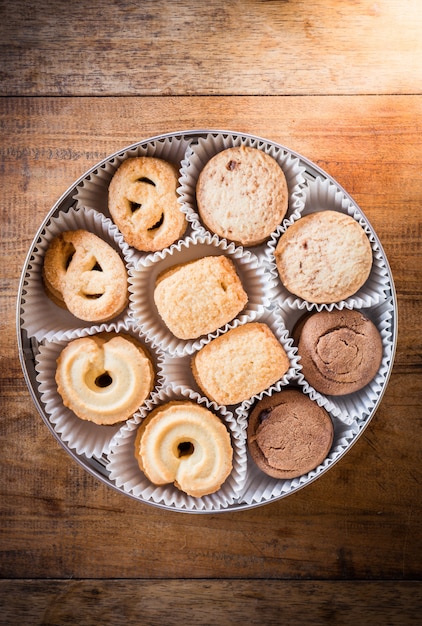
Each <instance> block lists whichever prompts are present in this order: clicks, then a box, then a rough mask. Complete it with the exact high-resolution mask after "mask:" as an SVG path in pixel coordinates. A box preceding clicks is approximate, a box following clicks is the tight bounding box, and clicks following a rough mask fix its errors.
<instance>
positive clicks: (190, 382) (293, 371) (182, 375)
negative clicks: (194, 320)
mask: <svg viewBox="0 0 422 626" xmlns="http://www.w3.org/2000/svg"><path fill="white" fill-rule="evenodd" d="M255 322H260V323H263V324H266V325H267V326H268V327H269V328H270V330H271V331H272V332H273V333H274V335H275V337H276V338H277V339H278V341H279V342H280V344H281V345H282V346H283V348H284V350H285V352H286V354H287V357H288V359H289V368H288V370H287V372H286V373H285V374H284V375H283V376H282V377H281V378H280V380H278V381H277V382H275V383H274V384H273V385H271V386H269V387H268V388H267V389H265V390H262V392H260V393H258V394H255V395H254V396H252V397H251V398H249V399H248V400H245V401H244V402H238V403H237V404H232V405H227V408H228V409H229V410H230V411H232V412H233V413H234V414H235V416H236V420H237V421H238V423H239V426H240V427H241V428H242V429H243V430H245V429H246V426H247V425H246V423H245V422H244V415H245V408H247V407H249V406H250V405H251V404H252V403H253V402H254V401H255V400H257V399H261V398H263V397H264V396H265V395H268V394H270V393H272V392H275V391H280V390H281V389H282V388H283V387H284V386H286V385H288V384H289V382H290V380H291V379H292V378H294V377H295V376H296V375H297V373H298V358H297V350H296V349H295V348H294V346H293V340H292V338H291V337H290V336H289V333H288V331H287V329H286V328H285V326H284V324H283V322H282V320H280V319H277V318H276V317H275V315H274V313H273V312H271V311H268V310H267V311H265V312H264V313H263V314H262V315H260V316H259V318H257V319H256V320H255ZM191 364H192V356H191V355H184V356H181V357H177V356H176V357H174V356H171V355H169V354H168V353H166V354H165V356H164V359H163V376H164V379H165V381H173V383H174V384H177V385H182V386H186V387H189V388H191V389H193V390H195V391H196V392H197V393H199V394H203V393H204V392H203V391H202V389H201V388H200V387H199V386H198V384H197V382H196V381H195V378H194V376H193V373H192V367H191ZM245 367H247V364H245Z"/></svg>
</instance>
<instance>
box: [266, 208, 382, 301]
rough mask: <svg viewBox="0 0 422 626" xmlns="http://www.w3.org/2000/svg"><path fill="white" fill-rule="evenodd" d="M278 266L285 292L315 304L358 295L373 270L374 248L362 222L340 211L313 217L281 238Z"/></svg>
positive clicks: (326, 212)
mask: <svg viewBox="0 0 422 626" xmlns="http://www.w3.org/2000/svg"><path fill="white" fill-rule="evenodd" d="M274 256H275V262H276V265H277V270H278V273H279V275H280V279H281V281H282V283H283V284H284V286H285V287H286V289H288V290H289V291H290V292H291V293H293V294H295V295H296V296H299V298H302V299H303V300H307V301H308V302H315V303H320V304H322V303H329V302H338V301H340V300H345V299H346V298H349V297H350V296H352V295H353V294H354V293H356V292H357V291H358V290H359V289H360V288H361V287H362V285H363V284H364V283H365V281H366V279H367V278H368V276H369V274H370V271H371V267H372V249H371V244H370V242H369V239H368V237H367V236H366V233H365V231H364V230H363V228H362V227H361V226H360V224H359V223H358V222H357V221H356V220H354V219H353V218H352V217H350V216H349V215H345V214H344V213H339V212H337V211H319V212H316V213H310V214H309V215H305V216H304V217H302V218H300V219H299V220H297V222H294V223H293V224H292V225H291V226H289V227H288V228H287V230H286V232H285V233H284V234H283V235H282V236H281V237H280V240H279V242H278V244H277V247H276V249H275V253H274Z"/></svg>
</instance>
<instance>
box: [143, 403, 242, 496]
mask: <svg viewBox="0 0 422 626" xmlns="http://www.w3.org/2000/svg"><path fill="white" fill-rule="evenodd" d="M135 456H136V458H137V460H138V464H139V467H140V469H141V470H142V471H143V472H144V474H145V475H146V477H147V478H148V479H149V480H150V481H151V482H152V483H154V484H155V485H166V484H171V483H174V485H175V486H176V487H177V488H178V489H180V490H182V491H184V492H185V493H187V494H188V495H191V496H194V497H197V498H198V497H201V496H205V495H208V494H211V493H214V492H215V491H217V490H218V489H219V488H220V487H221V485H222V484H223V483H224V481H225V480H226V478H227V477H228V476H229V475H230V472H231V471H232V462H233V448H232V445H231V439H230V433H229V432H228V430H227V428H226V427H225V425H224V424H223V422H222V421H221V420H220V419H219V418H218V417H217V416H216V415H215V414H214V413H212V412H211V411H210V410H208V409H207V408H205V407H203V406H199V405H197V404H195V403H194V402H190V401H172V402H168V403H167V404H164V405H163V406H160V407H158V408H156V409H154V410H153V411H152V412H151V413H150V414H149V415H148V416H147V417H146V418H145V419H144V420H143V422H142V424H141V425H140V427H139V429H138V432H137V435H136V440H135Z"/></svg>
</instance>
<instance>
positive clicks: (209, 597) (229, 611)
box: [0, 579, 421, 626]
mask: <svg viewBox="0 0 422 626" xmlns="http://www.w3.org/2000/svg"><path fill="white" fill-rule="evenodd" d="M1 598H4V599H6V598H8V602H7V604H5V607H4V611H3V612H2V614H1V616H0V624H5V625H6V624H7V625H10V624H12V623H19V624H31V625H42V626H56V625H57V624H60V625H63V626H64V625H66V624H69V625H72V626H73V625H74V624H77V623H83V624H84V626H96V625H97V624H99V623H101V624H103V625H104V626H125V625H126V624H142V626H162V625H163V624H166V626H173V625H175V624H195V625H198V626H212V625H215V626H226V625H231V624H235V623H241V624H248V626H249V625H251V626H252V625H254V624H265V626H279V624H299V625H302V624H312V625H313V626H325V625H326V624H328V623H333V624H335V625H336V626H344V625H345V624H364V625H365V626H379V625H380V624H388V626H412V625H413V624H414V625H415V626H416V625H418V624H419V623H420V617H419V612H420V610H421V601H420V595H419V586H418V584H417V583H405V584H402V585H401V586H400V587H397V585H396V584H395V583H391V582H379V581H372V582H362V581H355V582H347V583H342V584H341V585H340V584H338V583H335V582H328V581H327V582H314V581H312V582H311V581H306V582H297V581H271V580H266V581H265V582H262V583H260V582H257V581H243V580H224V579H223V580H197V581H189V580H177V581H175V580H172V581H168V580H167V581H157V580H153V581H151V580H145V579H141V580H137V581H128V580H125V581H119V580H117V581H116V580H113V581H110V580H106V581H104V580H86V581H78V580H73V581H72V580H71V581H58V580H50V581H33V580H28V581H20V580H19V581H0V599H1ZM157 599H159V601H157Z"/></svg>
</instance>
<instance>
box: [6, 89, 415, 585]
mask: <svg viewBox="0 0 422 626" xmlns="http://www.w3.org/2000/svg"><path fill="white" fill-rule="evenodd" d="M421 114H422V98H421V97H416V96H415V97H403V96H388V97H372V96H366V97H357V96H350V97H309V98H305V97H294V98H293V97H291V98H283V97H272V98H265V97H263V98H257V97H239V98H237V97H221V98H219V97H208V98H201V97H192V98H191V97H186V98H167V97H163V98H145V99H139V98H123V99H122V98H71V99H66V98H63V99H56V98H5V99H2V100H1V101H0V124H1V127H2V129H3V141H2V144H1V146H0V160H1V164H2V192H3V193H2V196H3V197H2V205H1V207H0V211H1V223H2V246H1V248H0V255H1V256H0V265H1V271H2V294H1V295H2V297H1V300H0V307H1V308H0V324H1V329H2V356H1V359H2V361H1V365H2V378H1V393H0V402H1V407H0V409H1V415H2V428H1V431H0V445H1V449H2V454H1V455H0V471H1V474H2V477H3V480H2V483H1V486H0V517H1V528H2V531H1V539H0V542H1V545H0V548H1V559H0V576H2V577H3V578H5V577H8V578H22V577H39V578H45V577H65V578H67V577H68V578H71V577H76V578H80V577H89V578H98V577H100V578H103V577H104V578H110V577H116V578H127V577H129V578H137V577H139V575H140V573H141V575H142V576H143V577H147V578H168V577H170V578H177V577H179V578H183V577H185V576H186V575H189V577H192V578H203V577H205V578H208V577H235V578H238V577H249V578H259V579H267V578H283V579H288V578H296V579H312V578H316V579H337V580H347V579H350V578H371V579H383V580H388V579H399V580H400V579H401V580H406V579H407V580H409V579H415V578H418V576H419V575H420V537H421V532H420V520H421V519H422V516H421V510H420V502H421V499H420V473H419V469H418V467H419V466H418V463H417V459H418V454H419V438H418V432H420V431H418V429H419V428H420V426H419V421H418V420H419V418H420V406H421V378H420V364H421V360H420V354H421V353H422V349H421V338H420V333H419V328H420V314H421V292H420V284H421V271H422V269H421V263H420V256H421V248H420V233H421V221H422V215H421V212H420V211H419V210H418V206H419V201H420V197H421V196H422V180H421V178H420V162H421V160H422V143H421V136H422V134H421V132H420V131H421V122H420V120H421V119H422V115H421ZM116 120H118V122H116ZM206 126H207V127H214V128H219V127H220V128H221V127H225V128H231V129H233V130H237V131H242V132H252V133H256V134H258V135H261V136H264V137H268V138H269V139H272V140H274V141H278V142H280V143H282V144H284V145H286V146H288V147H289V148H291V149H293V150H296V151H297V152H299V153H301V154H303V155H305V156H307V157H309V158H310V159H311V160H314V161H315V162H317V163H318V164H319V165H321V166H322V167H323V168H324V169H326V170H327V171H328V172H330V173H331V174H332V175H333V176H334V177H335V178H337V180H338V181H339V182H340V183H341V184H342V185H343V186H344V187H345V188H346V189H347V190H349V191H350V192H351V193H352V195H353V196H354V197H355V199H356V200H357V201H358V202H359V203H360V205H361V207H362V209H363V210H364V211H365V213H366V214H367V216H368V218H369V219H370V221H371V222H372V224H373V225H374V227H375V228H376V230H377V232H378V234H379V236H380V239H381V242H382V243H383V245H384V247H385V249H386V251H387V254H388V257H389V260H390V263H391V266H392V270H393V274H394V277H395V281H396V285H397V289H398V297H399V307H400V334H399V346H398V352H397V357H396V365H395V369H394V372H393V375H392V378H391V381H390V385H389V386H388V389H387V391H386V394H385V396H384V399H383V401H382V403H381V405H380V407H379V409H378V411H377V414H376V416H375V418H374V420H373V421H372V422H371V424H370V426H369V427H368V429H367V430H366V431H365V433H364V434H363V435H362V437H361V439H360V440H359V441H358V442H357V443H356V445H355V446H354V447H353V448H352V449H351V450H350V452H349V453H348V455H347V456H346V457H345V458H344V459H343V460H342V461H341V462H340V463H338V464H337V465H336V466H335V467H334V468H333V469H332V470H331V471H330V472H328V473H327V474H326V475H325V476H324V477H322V478H321V479H320V480H318V481H317V482H315V483H314V484H312V485H310V486H309V487H307V488H306V489H304V490H302V491H300V492H298V493H296V494H295V495H293V496H291V497H288V498H285V499H283V500H281V501H279V502H276V503H274V504H271V505H269V506H266V507H261V508H258V509H254V510H251V511H245V512H240V513H228V514H224V515H209V516H196V515H186V514H176V513H171V512H166V511H161V510H158V509H155V508H152V507H148V506H146V505H142V504H140V503H137V502H135V501H133V500H131V499H129V498H126V497H124V496H122V495H120V494H118V493H116V492H115V491H113V490H112V489H110V488H108V487H106V486H105V485H103V484H102V483H101V482H99V481H98V480H97V479H95V478H93V477H92V476H91V475H89V474H87V473H86V472H85V471H84V470H83V469H82V468H81V467H79V466H78V465H77V464H76V463H75V462H74V461H73V460H72V459H71V458H70V457H69V456H68V455H67V454H66V453H65V452H64V451H63V450H62V449H61V448H60V447H59V445H58V444H57V443H56V441H55V440H54V438H53V437H52V435H51V434H50V432H49V431H48V429H47V428H46V427H45V425H44V424H43V422H42V421H41V418H40V417H39V416H38V414H37V412H36V410H35V408H34V407H33V405H32V403H31V399H30V396H29V393H28V391H27V390H26V388H25V384H24V382H23V380H22V374H21V372H20V366H19V361H18V358H17V353H16V341H15V331H14V315H15V311H14V308H15V297H16V293H17V287H18V279H19V275H20V271H21V267H22V264H23V261H24V258H25V254H26V250H27V248H28V246H29V245H30V243H31V241H32V238H33V236H34V234H35V231H36V229H37V228H38V226H39V225H40V223H41V221H42V219H43V217H44V216H45V214H46V213H47V211H48V210H49V208H50V207H51V206H52V205H53V203H54V202H55V201H56V200H57V199H58V197H59V196H60V195H61V194H62V193H63V192H64V191H65V190H66V189H67V188H68V187H69V186H70V185H71V184H72V183H73V181H74V180H76V178H78V177H79V176H80V175H81V174H82V173H83V172H84V171H85V170H86V169H87V168H89V167H91V166H93V165H94V164H95V163H96V162H98V161H99V160H100V159H102V158H104V157H105V156H107V154H110V153H111V152H115V151H117V150H119V149H121V148H122V147H124V146H126V145H128V144H130V143H133V142H134V141H137V140H141V139H145V138H146V137H149V136H151V135H155V134H158V133H161V132H169V131H173V130H181V129H184V128H201V127H202V128H203V127H206ZM266 584H267V583H266V582H265V584H264V587H265V585H266Z"/></svg>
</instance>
